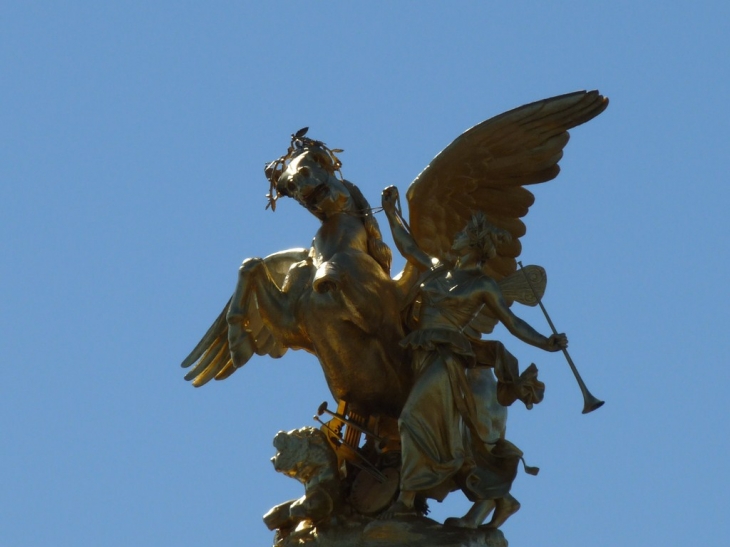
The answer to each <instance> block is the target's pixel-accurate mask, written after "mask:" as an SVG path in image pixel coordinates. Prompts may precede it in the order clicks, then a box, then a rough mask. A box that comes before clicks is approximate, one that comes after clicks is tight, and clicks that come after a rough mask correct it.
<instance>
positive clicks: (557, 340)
mask: <svg viewBox="0 0 730 547" xmlns="http://www.w3.org/2000/svg"><path fill="white" fill-rule="evenodd" d="M484 294H485V299H486V304H487V306H489V308H490V309H491V310H492V311H493V312H494V314H495V315H496V316H497V318H498V319H499V320H500V321H501V322H502V324H503V325H504V326H505V327H506V328H507V330H508V331H510V332H511V333H512V334H513V335H514V336H516V337H517V338H519V339H520V340H522V341H523V342H525V343H527V344H530V345H532V346H535V347H538V348H540V349H544V350H545V351H560V350H561V349H564V348H567V347H568V338H567V336H565V334H553V335H551V336H550V337H547V336H543V335H542V334H540V333H539V332H537V331H536V330H535V329H533V328H532V327H531V326H530V325H529V324H528V323H527V322H526V321H523V320H522V319H520V318H519V317H517V316H516V315H515V314H514V313H512V310H510V309H509V307H508V306H507V303H506V302H505V301H504V298H503V297H502V293H501V292H500V291H499V288H498V287H497V286H496V283H495V284H494V287H489V288H488V289H487V290H485V293H484Z"/></svg>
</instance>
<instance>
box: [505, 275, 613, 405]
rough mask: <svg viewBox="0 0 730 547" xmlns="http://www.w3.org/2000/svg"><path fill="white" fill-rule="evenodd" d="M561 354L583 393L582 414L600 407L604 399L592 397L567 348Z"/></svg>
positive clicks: (549, 321) (543, 308) (548, 319)
mask: <svg viewBox="0 0 730 547" xmlns="http://www.w3.org/2000/svg"><path fill="white" fill-rule="evenodd" d="M517 264H519V266H520V270H521V271H522V273H523V274H525V279H526V280H527V284H528V285H529V286H530V290H531V291H532V294H534V295H535V299H536V300H537V303H538V304H539V305H540V309H541V310H542V313H543V314H544V315H545V319H547V322H548V324H549V325H550V329H551V330H552V331H553V334H556V335H557V334H558V331H557V329H556V328H555V325H554V324H553V322H552V320H551V319H550V316H549V315H548V312H547V310H546V309H545V306H543V305H542V300H541V299H540V297H539V296H538V295H537V292H536V291H535V288H534V287H533V286H532V283H531V282H530V278H529V276H528V275H527V274H526V273H525V270H524V268H523V266H522V262H519V261H518V262H517ZM562 351H563V355H565V360H566V361H568V365H570V370H572V371H573V376H575V379H576V381H577V382H578V387H579V388H580V392H581V393H582V394H583V414H588V413H589V412H593V411H594V410H596V409H598V408H601V407H602V406H603V405H604V403H605V401H601V400H600V399H598V398H597V397H594V396H593V394H592V393H591V392H590V391H588V388H587V387H586V384H585V382H584V381H583V378H581V376H580V373H579V372H578V369H577V368H576V366H575V363H573V359H571V358H570V354H569V353H568V350H567V349H566V348H562Z"/></svg>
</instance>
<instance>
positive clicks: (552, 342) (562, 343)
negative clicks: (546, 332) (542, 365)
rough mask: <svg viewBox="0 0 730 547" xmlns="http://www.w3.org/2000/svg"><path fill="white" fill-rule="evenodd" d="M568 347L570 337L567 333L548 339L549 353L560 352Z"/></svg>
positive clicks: (553, 335)
mask: <svg viewBox="0 0 730 547" xmlns="http://www.w3.org/2000/svg"><path fill="white" fill-rule="evenodd" d="M567 347H568V337H567V336H566V335H565V333H560V334H552V335H550V338H548V347H547V350H548V351H560V350H562V349H565V348H567Z"/></svg>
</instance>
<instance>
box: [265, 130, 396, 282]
mask: <svg viewBox="0 0 730 547" xmlns="http://www.w3.org/2000/svg"><path fill="white" fill-rule="evenodd" d="M306 132H307V128H306V127H305V128H304V129H300V130H299V131H298V132H297V133H295V134H294V135H292V140H291V144H290V145H289V149H288V150H287V152H286V154H284V155H283V156H281V157H280V158H279V159H276V160H274V161H272V162H271V163H269V164H267V165H266V169H265V170H264V172H265V173H266V178H267V179H268V180H269V184H270V190H269V195H268V198H269V206H270V207H271V208H272V210H275V209H276V200H277V199H278V198H279V197H280V196H289V197H292V198H294V199H295V200H297V201H298V202H299V203H300V204H301V205H302V206H304V207H305V208H306V209H307V210H308V211H310V212H311V213H312V214H313V215H315V216H316V217H317V218H318V219H320V220H322V221H325V220H326V219H327V218H328V217H329V216H330V215H334V214H335V213H349V214H352V215H355V216H357V217H359V218H360V219H361V220H362V224H363V227H364V228H365V231H366V232H367V240H368V253H369V254H370V255H371V256H372V257H373V258H374V259H375V260H376V261H377V262H378V264H380V266H381V267H382V268H383V271H384V272H385V273H387V274H390V262H391V258H392V257H391V252H390V249H389V248H388V246H387V245H386V244H385V243H384V242H383V239H382V235H381V234H380V228H379V227H378V221H377V220H375V216H374V215H373V213H372V209H371V208H370V204H369V203H368V201H367V199H365V196H363V194H362V192H360V189H359V188H358V187H357V186H355V185H354V184H353V183H351V182H349V181H347V180H345V179H344V178H342V173H341V172H340V167H342V162H341V161H340V160H339V159H338V158H337V154H339V153H340V152H342V150H339V149H337V148H335V149H330V148H327V146H325V144H324V143H323V142H321V141H315V140H313V139H309V138H307V137H305V136H304V135H305V134H306ZM335 173H338V174H339V178H338V177H337V176H335Z"/></svg>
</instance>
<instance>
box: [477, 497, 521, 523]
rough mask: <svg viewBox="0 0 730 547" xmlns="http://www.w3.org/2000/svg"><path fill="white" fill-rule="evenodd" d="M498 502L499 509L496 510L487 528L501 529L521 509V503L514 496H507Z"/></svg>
mask: <svg viewBox="0 0 730 547" xmlns="http://www.w3.org/2000/svg"><path fill="white" fill-rule="evenodd" d="M496 501H497V507H496V508H495V509H494V515H492V520H490V521H489V523H488V524H486V525H485V527H486V528H499V527H500V526H502V525H503V524H504V523H505V522H506V521H507V519H508V518H510V517H511V516H512V515H514V514H515V513H516V512H517V511H519V510H520V507H521V506H520V502H519V501H517V500H516V499H515V498H514V497H513V496H512V494H507V495H506V496H505V497H503V498H500V499H498V500H496Z"/></svg>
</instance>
